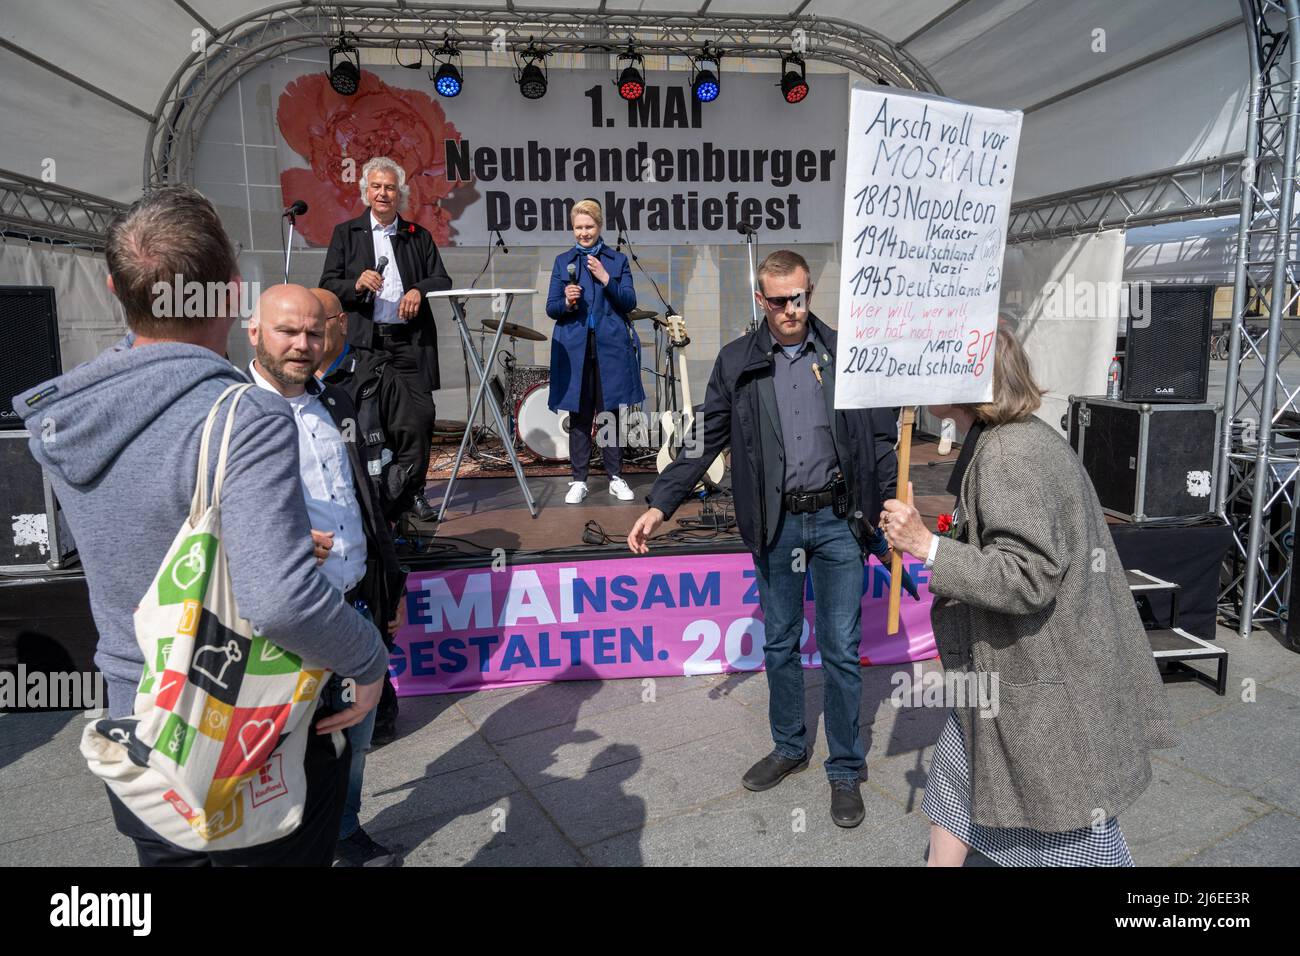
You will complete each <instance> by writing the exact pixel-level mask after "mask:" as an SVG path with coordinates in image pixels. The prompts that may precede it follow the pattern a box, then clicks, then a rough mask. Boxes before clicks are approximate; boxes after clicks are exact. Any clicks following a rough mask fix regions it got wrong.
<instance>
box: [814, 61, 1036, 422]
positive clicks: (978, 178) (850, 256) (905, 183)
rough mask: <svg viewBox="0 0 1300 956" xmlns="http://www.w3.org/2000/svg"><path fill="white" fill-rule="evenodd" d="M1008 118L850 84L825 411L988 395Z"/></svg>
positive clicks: (1013, 123) (1014, 132) (1012, 140)
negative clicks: (831, 371) (830, 406)
mask: <svg viewBox="0 0 1300 956" xmlns="http://www.w3.org/2000/svg"><path fill="white" fill-rule="evenodd" d="M1020 121H1021V114H1020V112H1019V111H1018V110H993V109H985V108H983V107H977V106H968V105H966V104H964V103H957V102H954V101H952V100H945V99H940V98H938V97H930V96H918V95H916V94H903V93H898V92H893V91H889V90H884V89H882V88H880V87H866V86H861V85H859V86H855V87H854V88H853V91H852V94H851V99H850V117H849V144H848V163H847V167H846V170H845V188H844V233H843V240H842V241H843V246H842V249H843V253H842V260H841V266H840V316H839V344H838V352H839V354H838V360H839V370H838V373H837V374H836V377H835V404H836V407H838V408H879V407H887V406H893V405H944V404H951V403H959V402H981V401H988V400H989V399H990V398H991V397H992V389H993V362H992V348H993V340H994V333H995V331H996V329H997V314H998V295H999V287H1000V285H1001V279H1002V254H1003V250H1004V248H1005V246H1006V237H1007V217H1008V213H1009V210H1010V206H1011V185H1012V180H1013V178H1014V176H1015V171H1016V150H1017V148H1018V147H1019V145H1020Z"/></svg>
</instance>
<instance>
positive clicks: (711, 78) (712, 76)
mask: <svg viewBox="0 0 1300 956" xmlns="http://www.w3.org/2000/svg"><path fill="white" fill-rule="evenodd" d="M718 57H719V54H718V53H717V52H716V51H714V50H711V49H709V44H708V43H707V42H706V43H705V44H704V51H703V52H702V53H700V54H699V55H698V56H693V57H691V94H692V95H693V96H694V97H695V98H696V99H697V100H699V101H700V102H701V103H712V102H713V101H714V100H716V99H717V98H718V94H719V93H721V92H722V81H721V80H720V79H719V77H720V76H721V74H722V66H721V64H720V63H719V59H718ZM705 64H712V67H709V66H706V65H705Z"/></svg>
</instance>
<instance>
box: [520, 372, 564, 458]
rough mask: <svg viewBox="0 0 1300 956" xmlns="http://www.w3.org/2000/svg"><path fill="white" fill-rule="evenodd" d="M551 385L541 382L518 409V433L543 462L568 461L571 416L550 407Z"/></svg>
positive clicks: (522, 401) (526, 394)
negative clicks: (548, 403)
mask: <svg viewBox="0 0 1300 956" xmlns="http://www.w3.org/2000/svg"><path fill="white" fill-rule="evenodd" d="M550 391H551V385H550V383H549V382H538V383H537V384H535V385H533V386H532V387H530V388H529V389H528V390H527V391H525V392H524V397H523V398H522V399H520V400H519V404H518V405H516V406H515V433H516V434H517V435H518V436H519V440H520V441H521V442H523V443H524V447H525V448H527V449H528V450H529V451H531V452H532V453H533V454H534V455H536V456H537V457H538V458H540V459H542V460H543V461H568V460H569V413H568V412H566V411H564V410H563V409H561V410H560V411H558V412H553V411H551V410H550V408H548V407H547V404H546V400H547V398H548V397H549V396H550Z"/></svg>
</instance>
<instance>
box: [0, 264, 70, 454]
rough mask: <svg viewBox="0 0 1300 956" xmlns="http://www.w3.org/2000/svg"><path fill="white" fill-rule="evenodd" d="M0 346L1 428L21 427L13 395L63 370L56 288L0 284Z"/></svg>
mask: <svg viewBox="0 0 1300 956" xmlns="http://www.w3.org/2000/svg"><path fill="white" fill-rule="evenodd" d="M0 349H3V350H4V361H3V362H0V429H5V428H22V427H23V423H22V419H20V418H19V417H18V413H17V412H15V411H14V407H13V400H14V396H15V395H17V394H18V393H19V392H25V391H27V389H29V388H31V387H32V386H34V385H39V384H41V382H44V381H47V380H48V379H51V378H54V377H55V376H56V375H58V374H59V373H60V372H61V371H63V367H62V365H61V364H60V361H59V322H58V319H57V317H56V316H55V313H54V289H53V287H51V286H47V285H5V286H0Z"/></svg>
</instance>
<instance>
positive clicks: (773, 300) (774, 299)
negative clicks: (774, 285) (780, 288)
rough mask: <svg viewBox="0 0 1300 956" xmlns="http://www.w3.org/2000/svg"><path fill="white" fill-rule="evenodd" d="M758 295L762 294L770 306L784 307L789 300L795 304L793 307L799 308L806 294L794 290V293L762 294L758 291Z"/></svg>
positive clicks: (775, 307)
mask: <svg viewBox="0 0 1300 956" xmlns="http://www.w3.org/2000/svg"><path fill="white" fill-rule="evenodd" d="M759 295H762V296H763V301H764V302H766V303H767V304H768V305H770V306H771V307H772V308H774V309H784V308H785V307H786V306H787V305H788V304H790V303H791V302H793V303H794V304H795V308H799V307H800V306H802V305H803V304H804V301H805V300H806V299H807V295H808V294H807V293H806V292H796V293H795V294H794V295H763V293H761V292H760V293H759Z"/></svg>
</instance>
